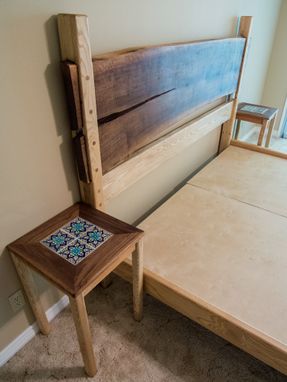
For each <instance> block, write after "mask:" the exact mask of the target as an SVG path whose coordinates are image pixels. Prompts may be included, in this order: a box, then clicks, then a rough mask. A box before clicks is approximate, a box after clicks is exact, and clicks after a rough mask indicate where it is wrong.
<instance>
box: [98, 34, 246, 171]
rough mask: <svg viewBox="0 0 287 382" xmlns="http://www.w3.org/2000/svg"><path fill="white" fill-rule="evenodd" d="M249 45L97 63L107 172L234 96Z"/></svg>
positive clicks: (173, 49)
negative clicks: (202, 111)
mask: <svg viewBox="0 0 287 382" xmlns="http://www.w3.org/2000/svg"><path fill="white" fill-rule="evenodd" d="M244 43H245V39H243V38H231V39H221V40H212V41H203V42H196V43H189V44H176V45H164V46H159V47H150V48H142V49H141V48H139V49H135V50H133V51H124V52H119V53H115V54H109V55H107V56H101V57H100V58H94V59H93V66H94V76H95V89H96V99H97V113H98V123H99V134H100V141H101V155H102V166H103V172H104V173H106V172H108V171H109V170H111V169H112V168H113V167H115V166H116V165H118V164H119V163H121V162H123V161H125V160H127V159H128V158H129V157H131V156H132V155H133V154H134V153H135V152H136V151H137V150H140V149H141V148H143V147H144V146H146V145H147V144H149V143H151V142H153V141H154V140H156V139H158V138H160V137H161V136H163V135H165V134H166V133H168V132H170V131H171V130H173V128H175V127H176V126H178V124H179V123H180V122H184V121H185V120H186V119H188V117H192V114H193V112H194V111H195V110H196V109H197V108H199V107H202V106H203V105H206V104H208V103H209V102H211V101H214V100H216V99H218V98H220V97H223V96H226V95H229V94H232V93H233V92H234V91H235V90H236V86H237V81H238V76H239V71H240V65H241V59H242V53H243V49H244Z"/></svg>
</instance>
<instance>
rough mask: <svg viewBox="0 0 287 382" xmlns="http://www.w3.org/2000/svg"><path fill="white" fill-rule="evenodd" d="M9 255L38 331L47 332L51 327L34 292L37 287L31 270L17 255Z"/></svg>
mask: <svg viewBox="0 0 287 382" xmlns="http://www.w3.org/2000/svg"><path fill="white" fill-rule="evenodd" d="M11 256H12V259H13V262H14V264H15V267H16V270H17V273H18V275H19V277H20V280H21V282H22V285H23V288H24V290H25V293H26V296H27V299H28V301H29V303H30V306H31V308H32V311H33V313H34V315H35V318H36V320H37V324H38V326H39V328H40V331H41V333H43V334H49V332H50V330H51V327H50V324H49V322H48V320H47V317H46V314H45V312H44V310H43V308H42V306H41V303H40V301H39V300H40V299H39V296H38V294H37V293H36V290H37V288H36V284H35V281H34V279H33V275H32V273H31V270H30V268H29V267H28V266H27V265H26V264H25V263H24V261H22V260H21V259H20V258H19V257H18V256H16V255H14V254H13V253H11Z"/></svg>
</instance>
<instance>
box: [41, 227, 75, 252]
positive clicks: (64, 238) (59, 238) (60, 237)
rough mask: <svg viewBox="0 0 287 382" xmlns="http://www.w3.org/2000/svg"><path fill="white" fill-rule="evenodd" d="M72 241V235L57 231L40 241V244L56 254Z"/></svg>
mask: <svg viewBox="0 0 287 382" xmlns="http://www.w3.org/2000/svg"><path fill="white" fill-rule="evenodd" d="M72 240H74V237H73V236H72V235H70V234H68V233H67V232H65V231H62V230H61V229H59V230H58V231H56V232H54V233H53V234H52V235H50V236H49V237H47V238H46V239H45V240H42V244H44V245H45V246H46V247H48V248H49V249H51V250H52V251H54V252H56V253H57V252H58V251H59V250H61V249H62V248H64V247H66V245H67V244H69V242H70V241H72Z"/></svg>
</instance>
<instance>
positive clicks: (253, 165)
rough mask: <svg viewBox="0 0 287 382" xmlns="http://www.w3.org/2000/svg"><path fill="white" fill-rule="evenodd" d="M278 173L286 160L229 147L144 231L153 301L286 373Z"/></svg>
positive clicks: (285, 261) (286, 307)
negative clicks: (160, 303) (163, 304)
mask: <svg viewBox="0 0 287 382" xmlns="http://www.w3.org/2000/svg"><path fill="white" fill-rule="evenodd" d="M262 166H264V167H262ZM263 168H264V170H263ZM261 170H262V171H261ZM280 170H281V171H280ZM254 172H255V173H254ZM229 175H230V176H229ZM254 175H256V176H254ZM284 175H285V176H286V178H287V166H286V160H285V159H281V158H277V157H273V156H270V155H266V154H263V153H258V152H254V151H250V150H246V149H242V148H237V147H234V146H230V147H229V148H227V149H226V150H225V151H224V152H223V153H221V154H220V155H219V156H218V157H217V158H216V159H215V160H213V161H212V162H211V163H210V164H209V165H208V166H207V167H205V168H204V169H203V170H202V171H200V172H199V173H198V174H197V175H196V176H195V177H193V178H192V179H191V180H190V181H189V182H188V183H187V184H186V185H185V186H184V187H183V188H182V189H181V190H179V191H178V192H177V193H176V194H174V195H173V196H172V197H171V198H170V199H169V200H168V201H166V202H165V203H164V204H163V205H162V206H161V207H159V208H158V209H157V210H156V211H155V212H153V213H152V214H151V215H150V216H149V217H148V218H147V219H145V220H144V221H143V222H142V223H141V224H140V228H142V229H143V230H144V231H145V239H144V248H145V252H144V253H145V257H144V272H145V275H146V278H145V282H146V289H147V290H148V292H149V293H150V294H151V295H153V296H154V297H156V298H158V299H159V300H161V301H162V302H164V303H167V304H169V305H171V306H173V307H174V308H175V309H177V310H178V311H180V312H181V313H183V314H185V315H186V316H188V317H190V318H192V319H193V320H195V321H197V322H198V323H200V324H201V325H203V326H205V327H206V328H208V329H210V330H212V331H213V332H215V333H217V334H219V335H220V336H222V337H224V338H226V339H227V340H229V341H230V342H232V343H234V344H235V345H236V346H238V347H240V348H242V349H244V350H247V351H248V352H249V353H251V354H253V355H255V356H256V357H257V358H259V359H261V360H263V361H264V362H266V363H268V364H269V365H272V366H273V367H275V368H277V369H278V370H281V371H283V372H285V373H286V367H287V357H286V352H287V332H286V330H285V328H286V317H287V304H286V289H287V278H286V272H287V256H286V248H287V236H286V232H287V215H286V211H287V208H286V207H287V203H286V198H283V196H284V193H286V178H285V179H284V181H283V180H282V177H283V178H284ZM230 177H231V179H232V180H234V181H235V184H236V182H237V183H238V187H234V182H233V181H231V182H230ZM267 183H268V186H267V187H265V188H264V187H262V186H263V185H264V184H267ZM240 188H241V189H240ZM272 189H276V192H275V193H272V192H270V191H271V190H272ZM278 211H279V212H280V213H278ZM283 214H285V216H282V215H283ZM118 274H120V275H122V276H125V277H126V278H127V279H130V278H131V267H130V264H129V263H127V264H125V265H122V266H121V268H120V269H119V270H118ZM172 295H174V298H172ZM179 296H181V297H180V298H179Z"/></svg>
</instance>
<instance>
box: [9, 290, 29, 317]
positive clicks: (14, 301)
mask: <svg viewBox="0 0 287 382" xmlns="http://www.w3.org/2000/svg"><path fill="white" fill-rule="evenodd" d="M9 302H10V305H11V308H12V310H13V312H15V313H16V312H18V311H19V310H20V309H22V308H23V306H24V305H25V297H24V295H23V292H22V290H21V289H19V290H17V292H15V293H13V294H12V295H11V296H10V297H9Z"/></svg>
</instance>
